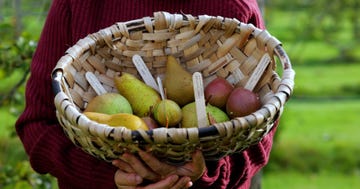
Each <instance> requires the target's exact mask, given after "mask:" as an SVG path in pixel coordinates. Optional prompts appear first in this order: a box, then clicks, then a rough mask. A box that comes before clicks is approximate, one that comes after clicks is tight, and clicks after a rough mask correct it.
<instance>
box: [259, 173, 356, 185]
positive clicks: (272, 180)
mask: <svg viewBox="0 0 360 189" xmlns="http://www.w3.org/2000/svg"><path fill="white" fill-rule="evenodd" d="M262 186H263V188H276V189H288V188H291V189H304V188H306V189H324V188H326V189H339V188H344V189H350V188H358V186H360V174H359V173H357V174H350V175H345V174H342V173H336V172H322V173H312V174H308V173H300V172H295V171H290V172H289V171H282V172H271V173H266V172H265V173H264V176H263V183H262Z"/></svg>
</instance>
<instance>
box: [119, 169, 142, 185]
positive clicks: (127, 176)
mask: <svg viewBox="0 0 360 189" xmlns="http://www.w3.org/2000/svg"><path fill="white" fill-rule="evenodd" d="M114 181H115V184H116V186H117V187H118V188H136V186H137V185H139V184H141V183H142V182H143V179H142V177H141V176H139V175H137V174H135V173H126V172H124V171H122V170H120V169H118V170H117V171H116V173H115V175H114Z"/></svg>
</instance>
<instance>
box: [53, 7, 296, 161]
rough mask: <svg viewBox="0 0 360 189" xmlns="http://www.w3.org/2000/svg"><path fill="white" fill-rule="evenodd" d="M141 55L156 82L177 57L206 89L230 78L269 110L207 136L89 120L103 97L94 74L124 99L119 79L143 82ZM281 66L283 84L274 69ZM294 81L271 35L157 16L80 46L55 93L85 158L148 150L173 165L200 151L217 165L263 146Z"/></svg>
mask: <svg viewBox="0 0 360 189" xmlns="http://www.w3.org/2000/svg"><path fill="white" fill-rule="evenodd" d="M135 54H138V55H140V56H141V57H142V58H143V60H144V62H145V63H146V65H147V66H148V68H149V69H150V71H151V73H152V74H153V75H154V76H160V77H163V76H164V72H165V63H166V58H167V55H173V56H175V57H176V58H178V60H179V62H181V64H182V66H184V67H185V68H186V69H187V70H188V71H189V72H190V73H193V72H201V73H202V75H203V79H204V85H206V84H207V83H209V82H210V81H211V80H213V79H214V78H215V77H218V76H220V77H223V78H226V79H227V80H228V81H230V82H231V83H232V84H234V85H236V86H243V87H246V88H249V89H251V90H253V91H254V92H257V93H259V95H260V97H261V101H262V104H263V105H262V107H261V108H260V109H259V110H258V111H256V112H254V113H253V114H251V115H248V116H245V117H238V118H235V119H232V120H231V121H228V122H223V123H216V124H214V125H211V126H209V127H206V128H186V129H185V128H157V129H153V130H150V131H146V132H145V131H142V130H137V131H131V130H129V129H126V128H124V127H116V128H113V127H110V126H108V125H105V124H99V123H96V122H94V121H91V120H89V119H88V118H87V117H86V116H84V115H83V114H82V111H83V110H84V108H85V107H86V105H87V103H88V102H89V101H90V100H91V99H92V98H94V97H95V96H96V93H95V91H94V89H93V88H92V87H91V86H90V84H89V83H88V81H87V80H86V79H85V73H86V72H92V73H94V74H95V75H96V77H97V78H98V80H99V81H100V82H101V85H102V86H103V87H104V88H105V89H106V91H107V92H117V91H116V87H115V85H114V81H113V78H114V76H115V75H118V74H120V73H122V72H127V73H131V74H134V75H136V76H138V77H139V78H140V76H139V73H138V72H137V70H136V68H135V66H134V64H133V62H132V56H133V55H135ZM278 62H280V64H281V66H282V68H283V70H282V76H281V77H280V75H279V74H278V73H277V72H276V69H275V67H276V65H277V63H278ZM260 64H262V65H261V66H259V65H260ZM264 65H265V66H264ZM294 75H295V73H294V71H293V69H292V68H291V63H290V61H289V59H288V57H287V55H286V53H285V52H284V50H283V49H282V47H281V44H280V42H279V41H278V40H277V39H276V38H274V37H273V36H271V35H270V34H269V33H268V32H267V31H266V30H260V29H258V28H256V27H254V26H253V25H251V24H244V23H241V22H239V21H238V20H236V19H229V18H223V17H213V16H206V15H201V16H197V17H195V16H192V15H180V14H169V13H166V12H156V13H154V16H153V17H144V18H142V19H137V20H131V21H127V22H121V23H116V24H114V25H112V26H110V27H108V28H104V29H102V30H100V31H99V32H96V33H93V34H90V35H88V36H87V37H85V38H83V39H81V40H79V41H78V42H77V43H76V44H75V45H74V46H72V47H71V48H69V49H68V50H67V51H66V53H65V55H64V56H63V57H62V58H61V59H60V60H59V61H58V63H57V65H56V67H55V68H54V71H53V87H54V91H55V93H56V96H55V106H56V109H57V117H58V120H59V122H60V124H61V125H62V127H63V129H64V131H65V133H66V134H67V136H68V137H69V138H70V139H71V140H72V141H73V143H74V144H76V145H78V146H80V147H81V148H82V149H83V150H85V151H86V152H88V153H90V154H92V155H94V156H96V157H98V158H101V159H104V160H107V161H109V160H112V159H116V158H118V156H119V155H120V154H122V153H123V152H125V151H130V152H136V151H137V150H138V149H146V150H148V151H152V152H153V153H154V154H155V155H156V156H157V157H159V158H162V159H165V160H167V161H169V162H183V161H187V160H189V159H191V153H192V152H193V151H194V150H196V149H201V150H202V151H203V154H204V156H205V158H206V159H208V160H210V159H218V158H221V157H223V156H226V155H229V154H232V153H237V152H241V151H243V150H244V149H246V148H248V147H249V146H250V145H253V144H256V143H258V142H259V141H260V140H261V139H262V138H263V136H265V135H266V134H267V133H268V131H269V130H270V129H271V128H272V126H273V123H274V121H275V120H276V119H277V118H278V117H279V116H280V115H281V112H282V109H283V107H284V105H285V103H286V101H287V100H288V99H289V97H290V96H291V94H292V90H293V87H294Z"/></svg>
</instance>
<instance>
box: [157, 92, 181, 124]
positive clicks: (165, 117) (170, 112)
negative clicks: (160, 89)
mask: <svg viewBox="0 0 360 189" xmlns="http://www.w3.org/2000/svg"><path fill="white" fill-rule="evenodd" d="M153 114H154V118H155V120H156V121H157V122H158V123H160V125H162V126H164V127H174V126H176V125H177V124H178V123H180V121H181V118H182V113H181V108H180V106H179V105H178V104H176V102H174V101H172V100H169V99H164V100H162V101H160V102H159V103H158V104H156V106H155V107H154V109H153Z"/></svg>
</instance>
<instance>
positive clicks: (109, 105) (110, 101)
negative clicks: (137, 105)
mask: <svg viewBox="0 0 360 189" xmlns="http://www.w3.org/2000/svg"><path fill="white" fill-rule="evenodd" d="M84 111H85V112H99V113H105V114H116V113H129V114H132V113H133V111H132V108H131V105H130V103H129V101H128V100H127V99H126V98H125V97H124V96H122V95H120V94H118V93H104V94H101V95H99V96H96V97H94V98H93V99H91V100H90V101H89V103H88V105H87V106H86V108H85V110H84Z"/></svg>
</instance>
